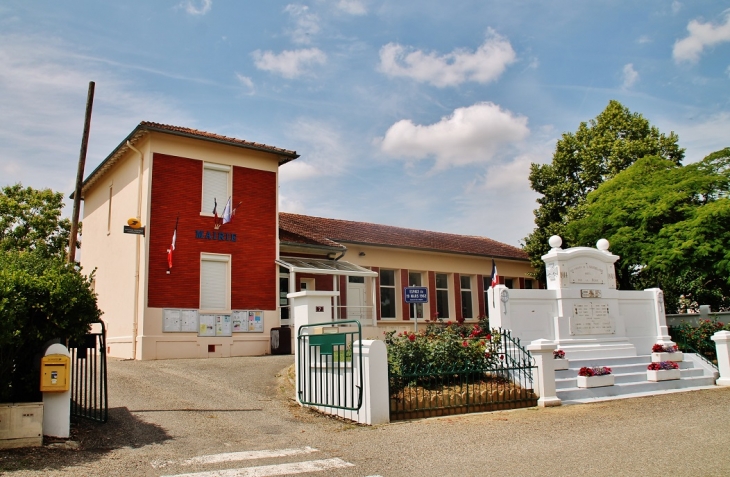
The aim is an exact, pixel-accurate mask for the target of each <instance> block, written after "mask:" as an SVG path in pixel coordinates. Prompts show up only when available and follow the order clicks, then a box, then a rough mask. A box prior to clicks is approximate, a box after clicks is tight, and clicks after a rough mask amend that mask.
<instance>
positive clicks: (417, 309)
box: [408, 272, 423, 320]
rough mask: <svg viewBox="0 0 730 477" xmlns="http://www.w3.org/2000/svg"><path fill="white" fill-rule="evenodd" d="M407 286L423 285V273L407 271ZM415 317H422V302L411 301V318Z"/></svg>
mask: <svg viewBox="0 0 730 477" xmlns="http://www.w3.org/2000/svg"><path fill="white" fill-rule="evenodd" d="M408 286H411V287H421V286H423V273H421V272H408ZM414 316H415V317H416V318H417V319H419V320H421V319H423V303H412V304H411V318H413V317H414Z"/></svg>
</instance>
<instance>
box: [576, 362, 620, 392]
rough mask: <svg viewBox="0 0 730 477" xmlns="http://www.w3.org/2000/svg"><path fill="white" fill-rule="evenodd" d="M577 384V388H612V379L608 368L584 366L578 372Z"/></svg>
mask: <svg viewBox="0 0 730 477" xmlns="http://www.w3.org/2000/svg"><path fill="white" fill-rule="evenodd" d="M577 384H578V387H579V388H598V387H603V386H613V384H614V377H613V374H611V368H609V367H608V366H594V367H587V366H584V367H582V368H580V370H578V381H577Z"/></svg>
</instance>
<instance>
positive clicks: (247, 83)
mask: <svg viewBox="0 0 730 477" xmlns="http://www.w3.org/2000/svg"><path fill="white" fill-rule="evenodd" d="M236 79H237V80H238V82H239V83H241V85H243V86H244V87H246V88H248V93H249V94H252V93H253V91H254V86H253V80H251V78H249V77H248V76H243V75H242V74H239V73H236Z"/></svg>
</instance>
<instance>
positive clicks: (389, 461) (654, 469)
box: [0, 356, 730, 477]
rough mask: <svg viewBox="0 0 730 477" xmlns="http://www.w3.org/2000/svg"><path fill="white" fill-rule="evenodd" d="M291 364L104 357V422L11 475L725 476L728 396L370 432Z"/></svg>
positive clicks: (31, 456) (19, 462) (14, 456)
mask: <svg viewBox="0 0 730 477" xmlns="http://www.w3.org/2000/svg"><path fill="white" fill-rule="evenodd" d="M292 363H293V357H292V356H264V357H251V358H229V359H208V360H169V361H151V362H135V361H119V360H114V361H111V362H110V363H109V404H110V419H109V422H108V423H106V424H95V423H89V422H86V421H81V422H79V423H74V424H73V425H72V439H73V441H72V442H70V443H64V442H55V443H54V442H52V441H51V440H48V442H46V445H44V447H42V448H26V449H16V450H5V451H0V474H2V475H12V476H18V477H20V476H23V477H25V476H86V475H89V476H100V475H110V476H117V475H118V476H179V475H191V474H192V475H195V476H196V477H213V476H217V477H222V476H257V477H262V476H267V475H312V476H317V475H321V476H324V475H336V476H358V477H366V476H382V477H399V476H412V475H419V476H460V477H461V476H477V475H479V476H483V475H486V476H489V475H495V476H523V475H540V476H553V475H554V476H581V475H587V474H590V475H594V476H603V475H610V476H624V475H625V476H636V475H673V476H727V475H730V431H729V430H730V388H717V389H710V390H701V391H692V392H683V393H674V394H665V395H658V396H651V397H645V398H636V399H625V400H617V401H606V402H600V403H593V404H583V405H573V406H563V407H558V408H550V409H538V408H531V409H522V410H515V411H502V412H494V413H484V414H472V415H468V416H457V417H447V418H437V419H423V420H418V421H409V422H400V423H395V424H389V425H383V426H375V427H367V426H359V425H355V424H352V423H349V422H345V421H341V420H338V419H334V418H331V417H327V416H323V415H320V414H317V413H316V412H313V411H309V410H307V409H303V408H301V407H300V406H298V405H297V404H296V403H295V402H294V401H293V398H294V390H293V386H292V384H291V380H290V377H289V376H288V375H289V374H290V369H289V367H290V365H291V364H292Z"/></svg>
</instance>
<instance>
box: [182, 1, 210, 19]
mask: <svg viewBox="0 0 730 477" xmlns="http://www.w3.org/2000/svg"><path fill="white" fill-rule="evenodd" d="M178 6H179V7H180V8H184V9H185V11H186V12H188V13H189V14H190V15H205V14H206V13H208V12H209V11H210V9H211V8H212V7H213V0H186V1H184V2H181V3H180V4H179V5H178Z"/></svg>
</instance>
